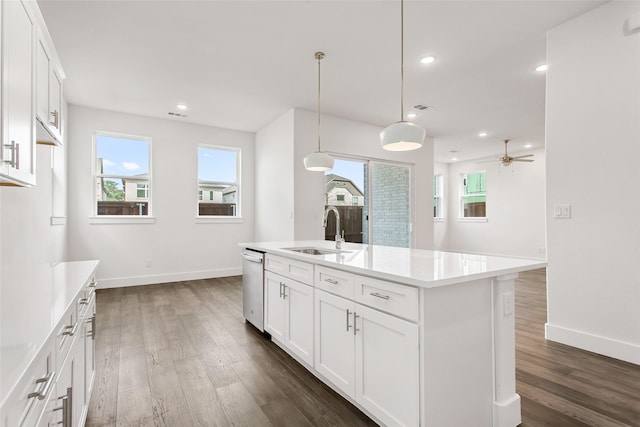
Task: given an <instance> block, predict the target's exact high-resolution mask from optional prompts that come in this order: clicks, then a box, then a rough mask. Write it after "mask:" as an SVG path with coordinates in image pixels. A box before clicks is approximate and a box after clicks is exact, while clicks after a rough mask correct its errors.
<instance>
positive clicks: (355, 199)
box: [351, 196, 359, 206]
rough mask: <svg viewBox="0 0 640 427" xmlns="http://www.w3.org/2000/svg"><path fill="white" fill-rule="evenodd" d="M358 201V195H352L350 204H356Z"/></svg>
mask: <svg viewBox="0 0 640 427" xmlns="http://www.w3.org/2000/svg"><path fill="white" fill-rule="evenodd" d="M358 204H359V202H358V196H353V197H352V198H351V206H358Z"/></svg>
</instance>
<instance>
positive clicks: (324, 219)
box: [322, 206, 344, 249]
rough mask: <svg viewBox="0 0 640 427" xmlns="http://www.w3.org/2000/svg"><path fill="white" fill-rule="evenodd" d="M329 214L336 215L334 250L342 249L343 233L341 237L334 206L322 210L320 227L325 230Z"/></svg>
mask: <svg viewBox="0 0 640 427" xmlns="http://www.w3.org/2000/svg"><path fill="white" fill-rule="evenodd" d="M329 212H333V213H334V214H336V249H342V242H344V231H343V232H342V233H343V234H342V236H340V213H339V212H338V209H336V207H335V206H327V209H325V210H324V215H322V226H323V227H324V228H327V217H328V216H329Z"/></svg>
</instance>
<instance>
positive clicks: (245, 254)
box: [242, 252, 262, 264]
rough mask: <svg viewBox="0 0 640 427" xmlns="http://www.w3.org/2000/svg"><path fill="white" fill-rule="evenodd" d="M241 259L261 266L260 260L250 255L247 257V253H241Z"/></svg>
mask: <svg viewBox="0 0 640 427" xmlns="http://www.w3.org/2000/svg"><path fill="white" fill-rule="evenodd" d="M242 258H244V259H246V260H247V261H250V262H255V263H258V264H262V258H260V257H256V256H251V255H249V254H247V253H244V252H243V253H242Z"/></svg>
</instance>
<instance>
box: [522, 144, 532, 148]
mask: <svg viewBox="0 0 640 427" xmlns="http://www.w3.org/2000/svg"><path fill="white" fill-rule="evenodd" d="M531 147H533V145H531V144H525V146H524V148H531Z"/></svg>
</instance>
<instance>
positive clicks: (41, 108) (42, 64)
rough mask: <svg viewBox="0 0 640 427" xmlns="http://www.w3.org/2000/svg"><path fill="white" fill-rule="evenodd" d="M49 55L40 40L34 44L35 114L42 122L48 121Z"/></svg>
mask: <svg viewBox="0 0 640 427" xmlns="http://www.w3.org/2000/svg"><path fill="white" fill-rule="evenodd" d="M49 65H50V61H49V55H48V54H47V49H46V48H45V46H44V44H43V42H42V40H38V43H37V46H36V115H37V117H38V118H39V119H40V121H41V122H42V123H44V124H47V123H48V122H49Z"/></svg>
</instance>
